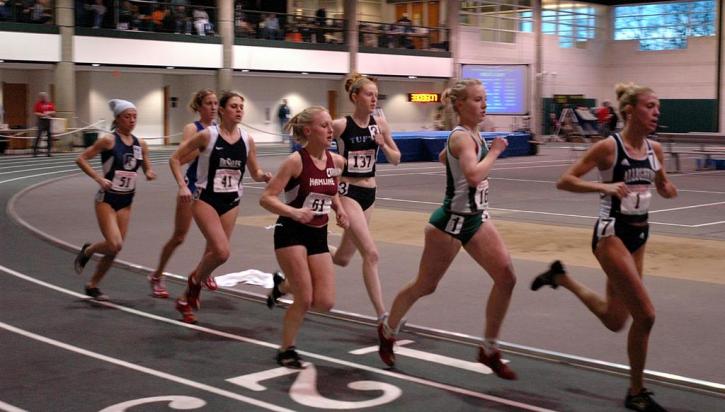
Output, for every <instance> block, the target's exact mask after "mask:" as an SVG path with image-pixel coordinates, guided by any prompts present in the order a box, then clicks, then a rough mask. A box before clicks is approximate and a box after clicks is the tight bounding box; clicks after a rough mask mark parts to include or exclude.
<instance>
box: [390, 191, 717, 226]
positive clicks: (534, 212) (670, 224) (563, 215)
mask: <svg viewBox="0 0 725 412" xmlns="http://www.w3.org/2000/svg"><path fill="white" fill-rule="evenodd" d="M377 199H378V200H388V201H391V202H402V203H417V204H423V205H435V206H440V204H441V202H426V201H424V200H408V199H395V198H392V197H378V198H377ZM488 210H497V211H501V212H513V213H528V214H534V215H545V216H559V217H573V218H577V219H589V220H594V219H597V216H583V215H572V214H567V213H553V212H540V211H536V210H520V209H503V208H498V207H490V208H488ZM650 213H652V212H650ZM649 223H650V224H653V225H662V226H675V227H687V228H692V227H700V226H701V225H713V224H718V223H719V222H715V223H701V224H698V225H684V224H679V223H666V222H652V221H650V222H649Z"/></svg>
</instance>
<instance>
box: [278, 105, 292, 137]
mask: <svg viewBox="0 0 725 412" xmlns="http://www.w3.org/2000/svg"><path fill="white" fill-rule="evenodd" d="M290 117H291V116H290V109H289V106H287V99H282V104H281V105H279V109H278V110H277V119H279V130H280V134H281V135H282V141H285V140H289V135H288V134H287V133H285V129H284V126H285V125H286V124H287V122H288V121H289V119H290Z"/></svg>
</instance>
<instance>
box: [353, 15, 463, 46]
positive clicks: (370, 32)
mask: <svg viewBox="0 0 725 412" xmlns="http://www.w3.org/2000/svg"><path fill="white" fill-rule="evenodd" d="M358 30H359V41H360V47H366V48H384V49H408V50H432V51H448V44H449V43H448V35H449V30H448V29H447V28H445V27H425V26H413V25H410V24H405V23H380V22H370V21H361V22H360V24H359V26H358Z"/></svg>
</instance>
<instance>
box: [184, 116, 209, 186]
mask: <svg viewBox="0 0 725 412" xmlns="http://www.w3.org/2000/svg"><path fill="white" fill-rule="evenodd" d="M194 126H196V132H197V133H198V132H200V131H202V130H204V129H205V128H204V125H203V124H201V122H200V121H198V120H197V121H195V122H194ZM198 160H199V157H198V156H197V157H196V158H195V159H194V160H192V161H191V163H189V167H187V168H186V184H187V185H188V186H189V188H194V189H195V188H196V163H197V162H198ZM192 191H193V190H192Z"/></svg>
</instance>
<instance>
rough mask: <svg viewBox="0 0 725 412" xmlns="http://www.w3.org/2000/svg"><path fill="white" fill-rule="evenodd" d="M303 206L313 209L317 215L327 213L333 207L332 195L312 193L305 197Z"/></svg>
mask: <svg viewBox="0 0 725 412" xmlns="http://www.w3.org/2000/svg"><path fill="white" fill-rule="evenodd" d="M302 207H306V208H308V209H311V210H312V213H314V214H316V215H327V214H329V213H330V209H331V208H332V197H331V196H329V195H325V194H322V193H314V192H313V193H310V194H308V195H307V197H306V198H305V202H304V203H303V204H302Z"/></svg>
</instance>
